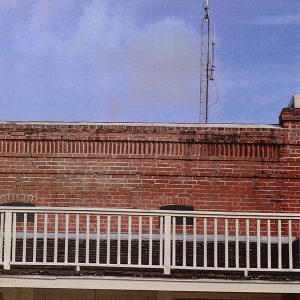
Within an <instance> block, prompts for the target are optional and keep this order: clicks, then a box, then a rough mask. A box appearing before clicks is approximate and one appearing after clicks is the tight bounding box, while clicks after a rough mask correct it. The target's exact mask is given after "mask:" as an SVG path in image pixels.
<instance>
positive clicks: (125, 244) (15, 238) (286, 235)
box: [0, 206, 300, 280]
mask: <svg viewBox="0 0 300 300" xmlns="http://www.w3.org/2000/svg"><path fill="white" fill-rule="evenodd" d="M299 221H300V214H291V213H288V214H286V213H278V214H274V213H242V212H234V213H233V212H200V211H195V212H188V211H184V212H180V211H156V210H136V209H109V208H101V209H100V208H78V207H76V208H69V207H68V208H65V207H26V208H24V207H23V208H22V207H19V208H16V207H7V206H5V207H4V206H3V207H0V273H5V274H23V273H24V274H36V273H40V274H50V273H51V272H52V273H55V274H58V273H59V274H63V275H64V274H70V273H72V274H81V275H84V274H93V275H99V274H101V275H105V274H106V273H105V272H107V270H109V272H113V274H118V275H122V274H127V275H128V274H135V276H137V275H138V276H151V277H178V276H179V277H182V278H186V279H189V278H201V276H210V277H211V276H213V277H218V276H220V274H222V276H227V277H228V276H229V277H230V278H236V276H240V277H241V276H243V277H244V276H249V277H250V276H255V278H256V279H260V278H264V279H265V278H272V279H274V278H275V277H276V278H279V277H278V276H284V278H287V277H288V278H289V279H290V280H293V279H295V280H299V278H300V276H299V273H300V265H299V224H300V222H299ZM297 272H298V274H297ZM232 276H235V277H232Z"/></svg>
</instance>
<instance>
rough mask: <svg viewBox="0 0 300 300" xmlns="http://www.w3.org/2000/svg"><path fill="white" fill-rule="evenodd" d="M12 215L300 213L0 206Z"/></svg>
mask: <svg viewBox="0 0 300 300" xmlns="http://www.w3.org/2000/svg"><path fill="white" fill-rule="evenodd" d="M7 211H11V212H13V213H43V212H44V213H51V214H55V213H62V214H87V213H88V214H109V215H135V216H172V217H208V218H214V217H216V218H224V219H227V218H235V219H236V218H238V219H239V218H242V219H245V218H247V219H252V218H253V219H266V218H268V219H275V220H277V219H290V220H291V219H300V213H290V212H284V213H282V212H280V213H279V212H273V213H272V212H244V211H243V212H239V211H231V212H228V211H221V212H220V211H218V212H216V211H177V210H148V209H136V208H96V207H94V208H91V207H62V206H60V207H53V206H51V207H50V206H38V207H16V206H0V212H7Z"/></svg>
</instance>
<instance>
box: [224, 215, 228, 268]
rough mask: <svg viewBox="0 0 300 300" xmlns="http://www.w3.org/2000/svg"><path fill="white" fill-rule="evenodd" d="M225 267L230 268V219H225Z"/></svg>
mask: <svg viewBox="0 0 300 300" xmlns="http://www.w3.org/2000/svg"><path fill="white" fill-rule="evenodd" d="M224 222H225V269H228V219H225V221H224Z"/></svg>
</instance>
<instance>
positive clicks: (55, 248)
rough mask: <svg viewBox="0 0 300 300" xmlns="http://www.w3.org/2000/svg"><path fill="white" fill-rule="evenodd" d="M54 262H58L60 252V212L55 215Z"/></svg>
mask: <svg viewBox="0 0 300 300" xmlns="http://www.w3.org/2000/svg"><path fill="white" fill-rule="evenodd" d="M54 218H55V219H54V263H57V252H58V214H55V217H54Z"/></svg>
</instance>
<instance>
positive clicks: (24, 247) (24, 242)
mask: <svg viewBox="0 0 300 300" xmlns="http://www.w3.org/2000/svg"><path fill="white" fill-rule="evenodd" d="M26 250H27V213H24V219H23V252H22V254H23V255H22V262H23V263H25V262H26Z"/></svg>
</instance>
